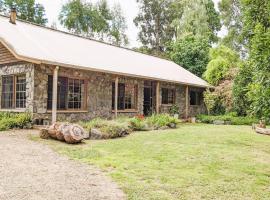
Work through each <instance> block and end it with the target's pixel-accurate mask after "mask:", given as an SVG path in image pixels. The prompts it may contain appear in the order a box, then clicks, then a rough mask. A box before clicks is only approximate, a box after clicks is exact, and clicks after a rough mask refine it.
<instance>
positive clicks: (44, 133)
mask: <svg viewBox="0 0 270 200" xmlns="http://www.w3.org/2000/svg"><path fill="white" fill-rule="evenodd" d="M39 136H40V138H42V139H46V140H47V139H49V138H50V134H49V132H48V130H47V129H41V130H40V132H39Z"/></svg>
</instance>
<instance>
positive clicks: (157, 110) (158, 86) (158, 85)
mask: <svg viewBox="0 0 270 200" xmlns="http://www.w3.org/2000/svg"><path fill="white" fill-rule="evenodd" d="M159 106H160V82H157V87H156V113H157V114H159Z"/></svg>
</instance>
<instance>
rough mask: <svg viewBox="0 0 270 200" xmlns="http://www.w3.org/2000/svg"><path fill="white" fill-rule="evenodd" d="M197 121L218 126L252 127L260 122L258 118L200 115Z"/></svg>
mask: <svg viewBox="0 0 270 200" xmlns="http://www.w3.org/2000/svg"><path fill="white" fill-rule="evenodd" d="M197 120H198V121H199V122H202V123H206V124H216V125H252V124H255V123H258V122H259V120H258V119H256V118H252V117H237V116H233V115H218V116H213V115H198V116H197Z"/></svg>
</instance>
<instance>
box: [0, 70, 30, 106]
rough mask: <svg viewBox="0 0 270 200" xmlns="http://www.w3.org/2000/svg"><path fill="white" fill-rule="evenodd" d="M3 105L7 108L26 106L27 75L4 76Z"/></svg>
mask: <svg viewBox="0 0 270 200" xmlns="http://www.w3.org/2000/svg"><path fill="white" fill-rule="evenodd" d="M1 107H2V108H5V109H12V108H25V107H26V76H25V75H18V76H13V75H12V76H3V77H2V96H1Z"/></svg>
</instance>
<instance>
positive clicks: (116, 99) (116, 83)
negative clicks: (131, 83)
mask: <svg viewBox="0 0 270 200" xmlns="http://www.w3.org/2000/svg"><path fill="white" fill-rule="evenodd" d="M118 83H119V78H118V77H116V79H115V87H114V88H115V90H114V91H115V92H114V114H115V118H117V115H118Z"/></svg>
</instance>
